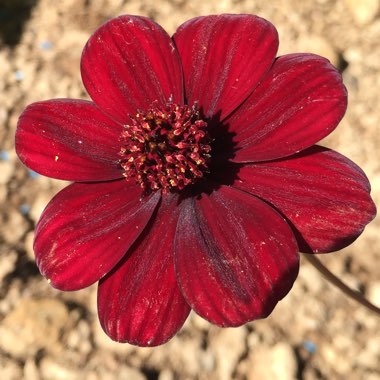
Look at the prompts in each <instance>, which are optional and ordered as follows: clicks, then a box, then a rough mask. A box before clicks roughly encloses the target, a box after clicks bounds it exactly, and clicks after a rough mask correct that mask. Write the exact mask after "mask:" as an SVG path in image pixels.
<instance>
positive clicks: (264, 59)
mask: <svg viewBox="0 0 380 380" xmlns="http://www.w3.org/2000/svg"><path fill="white" fill-rule="evenodd" d="M173 39H174V42H175V44H176V46H177V49H178V51H179V54H180V56H181V61H182V65H183V72H184V77H185V89H186V98H187V101H188V104H190V105H192V104H193V103H194V102H199V106H200V108H201V109H202V110H203V113H204V115H205V116H207V117H215V116H217V117H218V119H219V120H222V119H224V118H225V117H226V116H227V115H228V114H229V113H231V112H232V111H233V110H234V109H235V108H236V107H238V106H239V105H240V104H241V103H242V102H243V100H245V99H246V98H247V97H248V95H249V94H250V93H251V92H252V91H253V90H254V89H255V87H256V86H257V84H258V82H259V81H260V80H261V78H262V76H263V75H264V74H265V73H266V72H267V71H268V70H269V68H270V66H271V64H272V62H273V60H274V58H275V56H276V52H277V48H278V35H277V31H276V29H275V28H274V26H273V25H272V24H271V23H270V22H268V21H267V20H264V19H262V18H260V17H257V16H253V15H231V14H225V15H218V16H204V17H197V18H194V19H192V20H189V21H187V22H185V23H184V24H183V25H181V26H180V27H179V28H178V30H177V32H176V33H175V34H174V36H173Z"/></svg>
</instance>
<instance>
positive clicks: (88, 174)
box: [16, 99, 122, 181]
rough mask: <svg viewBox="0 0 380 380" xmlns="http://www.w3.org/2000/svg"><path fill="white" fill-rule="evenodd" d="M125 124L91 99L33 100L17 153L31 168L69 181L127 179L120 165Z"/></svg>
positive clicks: (22, 118)
mask: <svg viewBox="0 0 380 380" xmlns="http://www.w3.org/2000/svg"><path fill="white" fill-rule="evenodd" d="M121 131H122V126H121V125H119V124H116V123H115V122H113V121H112V120H110V119H109V118H107V117H106V116H105V115H103V114H102V113H101V112H100V111H99V110H98V108H97V107H96V106H95V105H94V104H93V103H91V102H87V101H84V100H72V99H59V100H49V101H45V102H39V103H33V104H31V105H30V106H28V107H27V108H26V109H25V111H24V112H23V113H22V114H21V116H20V118H19V121H18V125H17V132H16V151H17V154H18V155H19V157H20V159H21V161H22V162H23V163H24V164H25V165H26V166H28V167H29V168H31V169H33V170H35V171H36V172H38V173H41V174H43V175H46V176H48V177H53V178H58V179H64V180H69V181H101V180H111V179H116V178H120V177H122V172H121V170H120V167H119V165H118V159H119V155H118V153H119V151H120V143H119V136H120V133H121Z"/></svg>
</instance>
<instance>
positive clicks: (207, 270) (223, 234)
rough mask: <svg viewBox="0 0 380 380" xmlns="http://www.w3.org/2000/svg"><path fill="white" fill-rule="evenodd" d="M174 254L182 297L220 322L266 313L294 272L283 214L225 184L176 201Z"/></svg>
mask: <svg viewBox="0 0 380 380" xmlns="http://www.w3.org/2000/svg"><path fill="white" fill-rule="evenodd" d="M175 254H176V256H175V259H176V260H175V264H176V270H177V276H178V281H179V284H180V287H181V289H182V291H183V294H184V297H185V298H186V300H187V301H188V303H189V304H190V305H191V307H192V308H193V309H194V310H195V311H196V312H197V313H198V314H199V315H200V316H201V317H203V318H205V319H207V320H209V321H210V322H212V323H214V324H217V325H219V326H239V325H242V324H244V323H246V322H248V321H251V320H253V319H257V318H263V317H265V316H267V315H268V314H269V313H270V312H271V311H272V310H273V308H274V306H275V305H276V304H277V302H278V301H279V300H280V299H282V298H283V297H284V296H285V295H286V294H287V293H288V292H289V290H290V288H291V287H292V285H293V282H294V280H295V279H296V277H297V274H298V261H299V257H298V252H297V244H296V242H295V239H294V236H293V233H292V232H291V230H290V228H289V226H288V225H287V224H286V222H285V221H284V219H283V218H282V217H281V216H280V215H279V214H278V213H277V212H276V211H275V210H273V209H272V208H271V207H270V206H268V205H267V204H265V203H264V202H262V201H261V200H259V199H258V198H256V197H254V196H251V195H249V194H247V193H244V192H241V191H237V190H235V189H232V188H229V187H224V186H222V187H221V188H219V189H218V190H217V191H214V192H213V193H212V194H211V195H209V196H208V195H203V196H202V198H201V199H199V200H194V199H187V200H186V201H184V203H183V204H181V214H180V219H179V223H178V228H177V232H176V251H175Z"/></svg>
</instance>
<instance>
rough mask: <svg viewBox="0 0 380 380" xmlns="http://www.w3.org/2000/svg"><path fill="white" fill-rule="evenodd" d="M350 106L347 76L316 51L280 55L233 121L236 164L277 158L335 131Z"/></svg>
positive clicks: (293, 152)
mask: <svg viewBox="0 0 380 380" xmlns="http://www.w3.org/2000/svg"><path fill="white" fill-rule="evenodd" d="M346 108H347V90H346V88H345V86H344V85H343V82H342V76H341V75H340V73H339V72H338V70H337V69H336V68H335V67H334V66H332V65H331V64H330V62H329V61H328V60H327V59H325V58H322V57H320V56H317V55H314V54H289V55H285V56H282V57H279V58H277V60H276V61H275V63H274V64H273V66H272V68H271V69H270V71H269V72H268V74H267V75H266V77H265V78H264V79H263V81H262V83H261V84H260V85H259V86H258V87H257V88H256V90H255V91H254V93H253V94H252V95H251V96H250V97H249V99H247V101H246V102H245V103H244V104H243V105H242V107H241V108H239V109H238V110H237V111H236V112H235V113H234V114H233V115H232V116H231V117H230V118H229V119H228V120H226V124H228V126H229V132H230V133H233V134H235V137H234V142H235V144H236V148H235V150H236V154H235V157H234V159H233V160H234V161H235V162H256V161H266V160H273V159H277V158H281V157H286V156H289V155H291V154H295V153H297V152H299V151H301V150H303V149H306V148H308V147H310V146H312V145H313V144H315V143H316V142H318V141H319V140H321V139H322V138H323V137H325V136H327V135H328V134H330V133H331V132H332V131H333V130H334V129H335V128H336V126H337V125H338V123H339V122H340V120H341V119H342V117H343V115H344V113H345V112H346Z"/></svg>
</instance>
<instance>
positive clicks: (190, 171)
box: [120, 103, 211, 193]
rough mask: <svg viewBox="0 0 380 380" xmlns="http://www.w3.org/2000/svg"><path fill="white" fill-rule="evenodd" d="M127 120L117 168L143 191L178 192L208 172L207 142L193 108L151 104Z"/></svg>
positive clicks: (196, 112)
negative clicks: (128, 122) (122, 170)
mask: <svg viewBox="0 0 380 380" xmlns="http://www.w3.org/2000/svg"><path fill="white" fill-rule="evenodd" d="M131 120H132V123H131V124H130V125H126V126H125V129H124V131H123V132H122V134H121V142H122V148H121V150H120V156H121V160H120V164H121V167H122V168H123V169H124V176H125V177H126V178H132V177H133V178H135V179H136V181H137V183H138V184H139V185H140V186H141V188H142V189H144V190H145V191H152V190H158V189H162V190H163V192H164V193H167V192H168V191H170V190H182V189H183V188H184V187H185V186H187V185H190V184H192V183H194V182H195V181H197V180H198V179H199V178H201V177H203V174H204V173H205V172H207V171H208V163H209V160H210V157H211V156H210V154H209V153H210V151H211V147H210V145H209V143H210V138H209V136H208V134H207V130H206V129H207V123H206V122H205V121H204V120H202V119H200V117H199V111H198V108H197V105H194V106H193V107H189V106H186V105H185V106H179V105H177V104H173V103H168V104H167V105H166V106H165V107H163V108H160V107H158V106H156V105H155V104H153V106H152V108H150V109H149V110H148V111H146V112H142V111H139V112H138V113H137V114H136V115H135V116H131Z"/></svg>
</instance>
